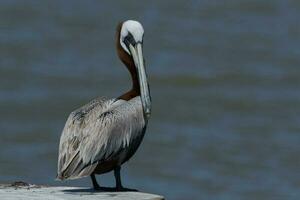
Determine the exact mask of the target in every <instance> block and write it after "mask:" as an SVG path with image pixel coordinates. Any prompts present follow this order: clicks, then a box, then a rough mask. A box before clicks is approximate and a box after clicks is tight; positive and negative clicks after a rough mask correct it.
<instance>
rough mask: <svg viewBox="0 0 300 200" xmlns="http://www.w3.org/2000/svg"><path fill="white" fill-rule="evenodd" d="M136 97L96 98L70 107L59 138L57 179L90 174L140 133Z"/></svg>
mask: <svg viewBox="0 0 300 200" xmlns="http://www.w3.org/2000/svg"><path fill="white" fill-rule="evenodd" d="M144 126H145V122H144V117H143V111H142V105H141V100H140V97H135V98H133V99H131V100H129V101H125V100H115V99H104V98H98V99H95V100H93V101H92V102H90V103H89V104H87V105H85V106H83V107H81V108H79V109H77V110H75V111H73V112H72V113H71V114H70V116H69V118H68V120H67V122H66V125H65V127H64V130H63V132H62V135H61V138H60V145H59V156H58V175H57V178H58V179H74V178H80V177H84V176H88V175H90V174H91V173H92V172H93V171H94V169H95V168H96V166H97V165H98V164H101V163H103V162H105V161H107V160H110V159H113V158H115V157H116V156H117V155H118V154H119V153H120V152H121V151H122V150H124V149H126V148H128V147H129V146H130V144H131V143H132V142H133V141H134V139H136V138H137V137H139V136H140V134H142V130H143V128H144Z"/></svg>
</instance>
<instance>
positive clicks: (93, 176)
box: [91, 174, 101, 190]
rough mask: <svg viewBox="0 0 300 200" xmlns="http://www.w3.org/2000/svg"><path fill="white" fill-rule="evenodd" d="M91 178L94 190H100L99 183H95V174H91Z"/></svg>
mask: <svg viewBox="0 0 300 200" xmlns="http://www.w3.org/2000/svg"><path fill="white" fill-rule="evenodd" d="M91 179H92V183H93V187H94V189H95V190H100V189H101V187H100V185H99V184H98V183H97V179H96V177H95V174H92V175H91Z"/></svg>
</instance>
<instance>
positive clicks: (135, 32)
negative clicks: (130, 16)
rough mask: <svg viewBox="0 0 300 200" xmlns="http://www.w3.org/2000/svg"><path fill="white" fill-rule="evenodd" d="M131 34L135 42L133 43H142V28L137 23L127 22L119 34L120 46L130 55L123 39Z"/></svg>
mask: <svg viewBox="0 0 300 200" xmlns="http://www.w3.org/2000/svg"><path fill="white" fill-rule="evenodd" d="M129 33H130V34H131V35H132V36H133V38H134V40H135V42H142V41H143V35H144V28H143V26H142V25H141V24H140V23H139V22H138V21H134V20H127V21H125V22H124V23H123V25H122V28H121V33H120V44H121V46H122V47H123V49H124V50H125V51H126V52H127V53H128V54H129V55H130V51H129V50H128V48H127V47H126V45H125V43H124V38H125V37H126V36H127V35H128V34H129Z"/></svg>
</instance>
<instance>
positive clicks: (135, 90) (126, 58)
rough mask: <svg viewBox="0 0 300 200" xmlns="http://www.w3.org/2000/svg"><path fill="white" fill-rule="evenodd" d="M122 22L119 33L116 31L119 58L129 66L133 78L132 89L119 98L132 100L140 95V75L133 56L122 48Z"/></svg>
mask: <svg viewBox="0 0 300 200" xmlns="http://www.w3.org/2000/svg"><path fill="white" fill-rule="evenodd" d="M122 24H123V23H122V22H121V23H120V24H119V25H118V27H117V33H116V47H117V52H118V55H119V58H120V59H121V61H122V62H123V63H124V64H125V66H126V67H127V69H128V71H129V72H130V75H131V79H132V89H131V90H129V91H128V92H126V93H124V94H122V95H121V96H120V97H118V99H123V100H126V101H128V100H130V99H132V98H134V97H136V96H139V95H140V85H139V81H138V75H137V71H136V68H135V65H134V61H133V59H132V57H131V56H130V55H129V54H128V53H127V52H126V51H125V50H124V49H123V48H122V46H121V44H120V33H121V28H122Z"/></svg>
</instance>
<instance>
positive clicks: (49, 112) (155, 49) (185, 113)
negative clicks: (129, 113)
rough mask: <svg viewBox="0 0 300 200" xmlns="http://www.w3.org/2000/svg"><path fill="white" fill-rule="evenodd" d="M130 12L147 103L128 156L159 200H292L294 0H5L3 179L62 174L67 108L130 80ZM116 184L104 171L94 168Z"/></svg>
mask: <svg viewBox="0 0 300 200" xmlns="http://www.w3.org/2000/svg"><path fill="white" fill-rule="evenodd" d="M124 19H137V20H139V21H141V22H142V24H143V25H144V28H145V38H144V39H145V41H144V55H145V59H146V65H147V71H148V75H149V81H150V86H151V93H152V100H153V114H152V117H151V121H150V124H149V127H148V130H147V133H146V137H145V139H144V141H143V144H142V145H141V147H140V149H139V151H138V152H137V153H136V154H135V156H134V157H133V158H132V159H131V160H130V162H128V163H127V164H126V165H124V167H123V171H122V172H123V182H124V185H126V186H127V187H132V188H137V189H139V190H141V191H146V192H151V193H157V194H161V195H164V196H165V197H166V198H167V199H175V200H176V199H178V200H179V199H228V200H232V199H249V200H253V199H256V200H260V199H262V200H265V199H300V189H299V188H300V159H299V154H300V147H299V142H300V93H299V90H300V25H299V21H300V1H298V0H286V1H283V0H281V1H280V0H272V1H267V0H244V1H237V0H228V1H216V0H203V1H200V0H199V1H196V0H187V1H177V0H173V1H158V0H156V1H151V2H150V1H147V2H146V1H137V0H135V1H80V2H79V1H54V0H51V1H50V0H49V1H35V0H27V1H26V2H25V1H19V0H2V1H1V2H0V112H1V114H0V131H1V132H0V182H12V181H16V180H23V181H28V182H31V183H36V184H47V185H76V186H91V183H90V179H89V178H85V179H80V180H75V181H68V182H63V183H62V182H57V181H55V180H54V178H55V175H56V164H57V153H58V142H59V137H60V134H61V131H62V129H63V126H64V123H65V121H66V118H67V116H68V114H69V113H70V112H71V111H72V110H74V109H76V108H78V107H80V106H81V105H83V104H85V103H87V102H89V101H90V100H92V99H93V98H95V97H97V96H108V97H117V96H119V95H120V94H121V93H123V92H124V91H126V90H127V89H128V88H130V86H131V83H130V79H129V73H128V72H127V71H126V69H125V67H124V66H123V65H122V64H121V63H120V61H119V60H118V58H117V56H116V52H115V48H114V44H115V38H114V35H115V28H116V25H117V23H118V22H119V21H122V20H124ZM98 180H99V182H100V183H101V184H104V185H113V184H114V179H113V176H112V174H108V175H104V176H98Z"/></svg>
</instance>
